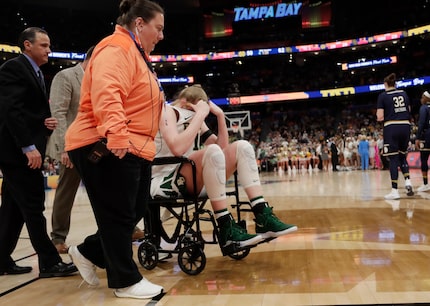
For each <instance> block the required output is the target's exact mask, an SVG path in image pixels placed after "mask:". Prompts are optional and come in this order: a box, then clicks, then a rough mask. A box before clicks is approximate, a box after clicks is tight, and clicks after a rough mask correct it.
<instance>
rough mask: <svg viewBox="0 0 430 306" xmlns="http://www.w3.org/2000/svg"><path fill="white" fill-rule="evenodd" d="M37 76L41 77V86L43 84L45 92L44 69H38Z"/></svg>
mask: <svg viewBox="0 0 430 306" xmlns="http://www.w3.org/2000/svg"><path fill="white" fill-rule="evenodd" d="M37 76H38V78H39V83H40V86H42V89H43V92H44V93H46V87H45V80H44V77H43V74H42V70H38V71H37Z"/></svg>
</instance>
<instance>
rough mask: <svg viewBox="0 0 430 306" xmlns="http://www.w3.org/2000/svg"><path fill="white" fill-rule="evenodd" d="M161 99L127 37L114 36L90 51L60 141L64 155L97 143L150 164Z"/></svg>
mask: <svg viewBox="0 0 430 306" xmlns="http://www.w3.org/2000/svg"><path fill="white" fill-rule="evenodd" d="M163 103H164V93H163V92H162V91H161V90H160V86H159V85H158V82H157V80H156V78H155V77H154V75H153V74H152V72H151V71H150V70H149V69H148V66H147V65H146V63H145V61H144V59H143V58H142V55H141V53H140V52H139V50H138V49H137V47H136V45H135V43H134V41H133V39H132V38H131V36H130V34H129V32H128V31H127V30H126V29H124V28H123V27H121V26H119V25H117V26H116V28H115V32H114V33H113V34H112V35H110V36H108V37H106V38H104V39H103V40H102V41H101V42H100V43H98V44H97V46H96V48H95V49H94V52H93V55H92V57H91V60H90V62H89V63H88V66H87V68H86V70H85V74H84V78H83V80H82V85H81V99H80V106H79V111H78V114H77V116H76V119H75V120H74V121H73V123H72V124H71V125H70V127H69V128H68V130H67V132H66V137H65V142H66V144H65V150H66V151H70V150H74V149H77V148H80V147H83V146H86V145H89V144H91V143H94V142H96V141H97V140H98V139H99V138H107V140H108V143H107V147H108V148H109V149H119V148H129V152H131V153H132V154H134V155H137V156H140V157H143V158H145V159H148V160H152V159H153V158H154V155H155V144H154V137H155V135H156V133H157V131H158V122H159V119H160V114H161V107H162V105H163Z"/></svg>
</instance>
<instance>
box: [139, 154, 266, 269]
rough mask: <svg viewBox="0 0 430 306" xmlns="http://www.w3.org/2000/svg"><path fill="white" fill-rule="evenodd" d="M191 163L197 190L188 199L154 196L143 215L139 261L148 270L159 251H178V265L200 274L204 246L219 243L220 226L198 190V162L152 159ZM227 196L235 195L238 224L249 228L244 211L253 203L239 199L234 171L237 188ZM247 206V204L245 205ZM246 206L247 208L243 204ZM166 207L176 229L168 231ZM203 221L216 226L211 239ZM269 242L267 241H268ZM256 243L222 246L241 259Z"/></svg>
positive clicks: (169, 254) (158, 162) (224, 252)
mask: <svg viewBox="0 0 430 306" xmlns="http://www.w3.org/2000/svg"><path fill="white" fill-rule="evenodd" d="M183 163H189V164H190V165H191V168H192V172H193V183H194V188H195V190H194V192H193V195H192V196H190V197H187V198H183V197H179V198H178V197H176V196H172V197H170V198H165V197H156V198H151V199H150V201H149V204H148V210H147V212H146V213H145V215H144V218H143V219H144V227H145V237H144V238H143V240H142V241H141V243H140V245H139V247H138V253H137V257H138V260H139V263H140V264H141V265H142V266H143V267H144V268H145V269H147V270H152V269H154V268H155V267H156V266H157V264H158V262H159V258H160V254H165V255H167V257H169V258H170V257H172V254H177V258H178V264H179V267H180V268H181V270H182V271H183V272H185V273H186V274H189V275H197V274H199V273H201V272H202V271H203V270H204V268H205V266H206V255H205V253H204V248H205V245H206V244H218V240H219V229H218V225H217V222H216V219H215V216H214V213H213V212H212V211H211V210H208V209H205V208H204V206H205V204H206V202H207V201H208V198H207V197H199V195H198V192H197V190H196V188H197V187H196V186H197V184H196V165H195V163H194V161H192V160H190V159H188V158H186V157H158V158H156V159H155V160H154V161H153V165H163V164H183ZM227 196H234V197H235V204H233V205H232V207H233V208H235V209H236V213H237V218H238V220H239V221H238V224H239V225H240V226H242V227H243V228H246V221H245V220H243V219H241V215H242V213H243V212H247V211H249V212H250V211H251V205H250V203H249V202H247V201H239V190H238V180H237V175H236V173H235V174H234V190H233V191H229V192H227ZM246 205H248V207H247V208H246ZM242 206H244V207H242ZM161 208H165V209H166V210H167V211H168V213H169V214H170V215H171V216H173V218H174V220H175V221H176V225H174V230H173V232H172V231H170V232H171V233H170V234H168V233H167V232H166V230H165V228H164V227H163V224H162V220H161V218H160V210H161ZM201 222H210V223H212V225H213V230H212V235H211V237H210V238H206V239H205V237H203V235H202V231H201ZM161 239H163V240H164V241H165V242H167V243H170V244H173V245H174V248H173V249H163V248H162V247H161V246H160V245H161ZM265 241H267V240H265ZM253 247H255V245H254V246H247V247H240V246H239V244H231V245H229V246H227V247H220V248H221V251H222V255H223V256H229V257H230V258H233V259H236V260H240V259H243V258H245V257H246V256H248V254H249V252H250V249H251V248H253Z"/></svg>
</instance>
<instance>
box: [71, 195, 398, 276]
mask: <svg viewBox="0 0 430 306" xmlns="http://www.w3.org/2000/svg"><path fill="white" fill-rule="evenodd" d="M384 199H386V200H398V199H400V195H399V191H398V190H397V189H394V188H393V189H391V192H390V193H389V194H386V195H385V196H384ZM78 269H79V267H78Z"/></svg>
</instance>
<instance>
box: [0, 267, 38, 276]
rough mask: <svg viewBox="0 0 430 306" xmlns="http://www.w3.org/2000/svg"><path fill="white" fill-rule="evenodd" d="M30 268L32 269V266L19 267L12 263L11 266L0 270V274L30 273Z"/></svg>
mask: <svg viewBox="0 0 430 306" xmlns="http://www.w3.org/2000/svg"><path fill="white" fill-rule="evenodd" d="M31 270H33V268H32V267H20V266H17V265H13V266H11V267H8V268H6V269H5V270H0V275H7V274H25V273H30V272H31Z"/></svg>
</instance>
